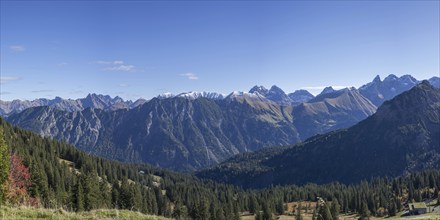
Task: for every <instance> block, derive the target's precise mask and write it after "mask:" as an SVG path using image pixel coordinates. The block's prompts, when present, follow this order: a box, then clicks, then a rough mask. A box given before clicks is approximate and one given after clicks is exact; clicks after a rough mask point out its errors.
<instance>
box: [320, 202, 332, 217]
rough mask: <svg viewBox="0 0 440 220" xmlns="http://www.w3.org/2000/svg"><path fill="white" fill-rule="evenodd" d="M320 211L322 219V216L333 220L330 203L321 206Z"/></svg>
mask: <svg viewBox="0 0 440 220" xmlns="http://www.w3.org/2000/svg"><path fill="white" fill-rule="evenodd" d="M318 213H319V216H320V219H321V218H322V219H323V220H333V217H332V213H331V212H330V209H329V208H328V204H323V205H322V206H321V207H320V208H319V212H318Z"/></svg>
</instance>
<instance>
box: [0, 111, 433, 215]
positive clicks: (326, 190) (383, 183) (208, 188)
mask: <svg viewBox="0 0 440 220" xmlns="http://www.w3.org/2000/svg"><path fill="white" fill-rule="evenodd" d="M0 129H1V130H2V132H0V134H1V135H2V137H1V139H3V134H4V138H5V140H6V142H5V143H6V144H2V146H3V147H5V146H9V152H10V155H13V157H17V158H20V159H22V161H23V163H22V164H23V165H24V166H23V167H24V168H29V174H30V177H29V179H28V181H26V183H28V187H24V188H23V192H24V193H22V194H16V195H17V196H19V198H17V197H10V193H9V192H7V191H6V192H4V191H2V195H0V197H1V198H3V199H4V200H3V203H4V204H10V205H18V204H27V205H32V206H43V207H47V208H63V209H66V210H69V211H81V210H93V209H99V208H118V209H130V210H135V211H136V210H137V211H140V212H143V213H148V214H155V215H162V216H168V217H176V218H179V216H180V217H184V216H188V217H190V218H193V219H228V220H229V219H238V218H239V217H240V214H241V213H243V212H245V211H248V212H250V213H257V214H258V215H260V214H261V215H262V217H264V216H266V217H268V216H271V215H272V214H273V215H279V214H282V213H284V212H285V206H284V204H286V203H288V202H293V201H317V197H322V198H324V200H326V201H336V200H338V201H339V204H340V206H339V209H337V210H338V211H339V212H341V213H343V212H357V213H359V214H361V215H370V214H371V215H377V216H382V215H394V214H395V213H396V212H397V211H399V210H402V209H403V208H404V204H405V203H406V202H407V201H411V200H412V199H414V200H415V201H421V200H423V199H428V198H437V197H438V189H439V185H438V184H439V183H440V172H439V171H438V170H432V171H424V172H419V173H414V174H411V175H408V176H406V177H402V178H398V179H394V180H392V179H388V178H377V179H374V180H372V181H371V182H362V183H359V184H357V185H352V186H346V185H343V184H338V183H332V184H327V185H321V186H319V185H315V184H307V185H305V186H285V187H272V188H268V189H262V190H246V191H244V190H242V189H239V188H236V187H233V186H230V185H224V184H218V183H215V182H212V181H208V180H199V179H197V178H196V177H193V176H191V175H188V174H178V173H174V172H169V171H164V170H161V169H157V168H152V167H150V166H147V165H136V164H123V163H119V162H114V161H109V160H106V159H101V158H97V157H93V156H89V155H88V154H86V153H83V152H81V151H79V150H77V149H76V148H74V147H73V146H71V145H68V144H66V143H60V142H57V141H55V140H51V139H48V138H41V137H40V136H38V135H36V134H33V133H32V132H29V131H24V130H22V129H20V128H17V127H13V126H11V125H10V124H8V123H7V122H5V121H4V120H3V119H0ZM2 152H7V151H2ZM1 156H2V159H4V158H6V157H5V155H3V154H2V155H1ZM2 161H5V160H2ZM11 164H12V162H11ZM23 167H22V168H23ZM5 168H6V167H5V166H2V171H5ZM15 171H17V170H10V172H9V176H11V172H15ZM19 173H20V172H19ZM9 179H10V177H9ZM2 181H3V182H1V184H2V185H3V186H4V184H10V180H8V181H6V182H4V180H2ZM318 207H319V206H318ZM323 209H325V207H324V208H323V207H321V208H318V210H317V212H324V211H325V210H323ZM259 211H261V213H260V212H259ZM311 211H312V210H311ZM266 219H267V218H266Z"/></svg>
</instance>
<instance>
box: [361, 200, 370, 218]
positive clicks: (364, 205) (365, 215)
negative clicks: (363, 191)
mask: <svg viewBox="0 0 440 220" xmlns="http://www.w3.org/2000/svg"><path fill="white" fill-rule="evenodd" d="M361 206H362V208H361V212H360V213H359V214H360V216H361V218H362V219H369V218H370V210H368V205H367V202H365V201H362V204H361Z"/></svg>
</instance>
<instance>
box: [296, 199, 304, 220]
mask: <svg viewBox="0 0 440 220" xmlns="http://www.w3.org/2000/svg"><path fill="white" fill-rule="evenodd" d="M295 219H296V220H303V216H302V215H301V203H300V204H299V205H298V207H296V214H295Z"/></svg>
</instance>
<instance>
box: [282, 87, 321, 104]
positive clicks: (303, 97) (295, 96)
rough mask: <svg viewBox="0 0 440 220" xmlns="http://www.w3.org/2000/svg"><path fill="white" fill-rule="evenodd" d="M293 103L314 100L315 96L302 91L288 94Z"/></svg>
mask: <svg viewBox="0 0 440 220" xmlns="http://www.w3.org/2000/svg"><path fill="white" fill-rule="evenodd" d="M288 96H289V98H290V99H291V100H292V102H293V103H303V102H307V101H309V100H311V99H313V98H314V97H315V96H314V95H312V94H311V93H310V92H309V91H307V90H304V89H300V90H296V91H295V92H293V93H289V94H288Z"/></svg>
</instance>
